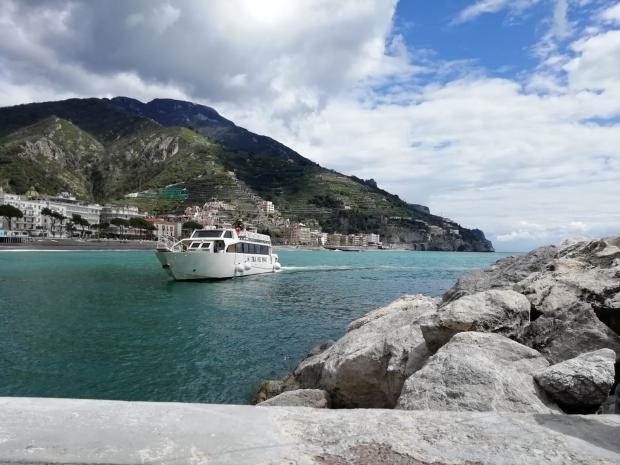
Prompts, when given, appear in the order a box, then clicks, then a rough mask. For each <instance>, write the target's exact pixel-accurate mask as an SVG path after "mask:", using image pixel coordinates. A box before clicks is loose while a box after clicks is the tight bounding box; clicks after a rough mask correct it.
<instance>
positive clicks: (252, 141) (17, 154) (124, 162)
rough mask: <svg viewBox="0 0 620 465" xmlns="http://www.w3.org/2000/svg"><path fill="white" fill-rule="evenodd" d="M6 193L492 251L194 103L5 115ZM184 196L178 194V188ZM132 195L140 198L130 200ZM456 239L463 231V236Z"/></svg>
mask: <svg viewBox="0 0 620 465" xmlns="http://www.w3.org/2000/svg"><path fill="white" fill-rule="evenodd" d="M0 186H2V187H3V188H4V189H7V190H9V191H12V192H16V193H23V192H25V191H26V190H28V189H29V188H30V187H35V189H37V190H38V191H39V192H43V193H49V194H55V193H57V192H60V191H69V192H72V193H74V194H76V195H77V196H78V197H80V198H82V199H84V200H97V201H119V202H131V203H135V204H137V205H138V206H139V207H141V208H144V209H148V210H152V211H156V212H163V211H170V210H177V211H178V210H181V209H183V208H184V207H185V206H188V205H196V204H201V203H204V202H206V201H209V200H212V199H219V200H227V201H233V203H234V204H235V205H236V206H237V207H238V208H239V209H240V210H241V211H243V210H245V209H250V208H251V206H252V205H253V204H255V203H256V202H257V201H258V200H260V199H267V200H272V201H273V202H274V204H275V205H276V208H278V210H279V211H280V212H281V213H282V214H283V215H284V216H285V217H289V218H291V219H294V220H301V221H309V222H318V223H319V224H320V225H321V226H322V227H323V229H324V230H325V231H328V232H334V231H338V232H343V233H355V232H376V233H380V234H382V235H383V236H384V237H386V238H387V239H388V240H390V241H391V242H396V243H404V244H407V243H424V244H426V246H427V247H428V248H431V249H439V250H480V251H486V250H492V246H491V244H490V242H488V241H487V240H486V239H485V238H484V234H482V232H481V231H478V230H469V229H466V228H462V227H461V226H459V225H457V224H455V223H452V222H449V221H446V220H445V219H443V218H440V217H437V216H434V215H432V214H430V212H428V210H427V209H425V208H424V207H420V206H416V205H410V204H408V203H406V202H404V201H402V200H401V199H399V198H398V197H397V196H395V195H392V194H390V193H388V192H386V191H383V190H381V189H379V188H378V187H377V186H376V183H374V181H372V180H368V181H364V180H361V179H357V178H355V177H349V176H345V175H342V174H340V173H337V172H335V171H332V170H328V169H325V168H322V167H321V166H319V165H318V164H316V163H314V162H312V161H311V160H308V159H307V158H304V157H303V156H301V155H300V154H298V153H297V152H295V151H293V150H291V149H290V148H288V147H286V146H284V145H283V144H281V143H279V142H277V141H275V140H273V139H271V138H269V137H266V136H261V135H257V134H253V133H251V132H249V131H247V130H246V129H243V128H240V127H238V126H236V125H235V124H234V123H233V122H231V121H229V120H227V119H225V118H223V117H222V116H220V115H219V114H218V113H217V112H216V111H215V110H214V109H212V108H209V107H205V106H203V105H197V104H194V103H191V102H181V101H176V100H166V99H156V100H153V101H151V102H149V103H146V104H145V103H142V102H139V101H137V100H133V99H129V98H126V97H117V98H114V99H95V98H90V99H70V100H65V101H59V102H45V103H33V104H27V105H18V106H13V107H6V108H0ZM175 189H176V190H177V191H182V192H183V193H184V195H183V196H169V195H166V192H170V191H171V190H175ZM128 193H141V194H140V195H138V196H137V197H135V198H132V199H130V200H127V199H125V198H124V197H125V195H126V194H128ZM455 231H458V233H455Z"/></svg>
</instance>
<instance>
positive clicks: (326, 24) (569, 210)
mask: <svg viewBox="0 0 620 465" xmlns="http://www.w3.org/2000/svg"><path fill="white" fill-rule="evenodd" d="M117 95H125V96H129V97H134V98H137V99H140V100H142V101H149V100H150V99H153V98H157V97H160V98H161V97H167V98H178V99H184V100H191V101H195V102H199V103H203V104H207V105H209V106H212V107H214V108H215V109H216V110H218V111H219V112H220V113H221V114H222V115H223V116H225V117H226V118H228V119H231V120H232V121H234V122H235V123H236V124H238V125H240V126H243V127H246V128H248V129H250V130H251V131H254V132H258V133H261V134H266V135H269V136H270V137H273V138H275V139H277V140H279V141H281V142H282V143H284V144H286V145H288V146H289V147H291V148H293V149H295V150H296V151H298V152H299V153H300V154H302V155H304V156H306V157H308V158H310V159H312V160H314V161H316V162H318V163H320V164H322V165H323V166H326V167H328V168H332V169H336V170H338V171H340V172H342V173H345V174H349V175H356V176H358V177H361V178H365V179H367V178H374V179H375V180H376V181H377V183H378V184H379V186H380V187H382V188H384V189H386V190H388V191H390V192H393V193H396V194H398V195H399V196H400V197H401V198H403V199H405V200H407V201H409V202H411V203H419V204H424V205H428V206H429V207H430V208H431V211H432V212H433V213H435V214H439V215H441V216H445V217H449V218H452V219H454V220H456V221H458V222H459V223H461V224H462V225H463V226H465V227H470V228H473V227H477V228H480V229H482V230H483V231H484V232H485V233H486V235H487V237H488V238H490V239H491V240H492V241H493V243H494V245H495V247H496V249H497V250H502V251H520V250H529V249H531V248H533V247H534V246H537V245H542V244H547V243H554V242H557V241H559V240H561V239H563V238H567V237H596V236H604V235H611V234H618V233H620V201H619V199H620V2H618V1H617V0H614V1H612V0H433V1H423V0H411V1H405V0H402V1H400V2H397V1H396V0H340V1H338V2H333V1H329V0H296V1H294V2H291V1H288V0H265V1H259V0H210V1H208V2H204V1H198V0H192V1H190V0H178V1H173V0H133V1H101V2H92V1H88V0H83V1H77V0H75V1H73V0H48V1H36V0H0V106H8V105H15V104H20V103H28V102H37V101H47V100H60V99H64V98H69V97H91V96H97V97H113V96H117Z"/></svg>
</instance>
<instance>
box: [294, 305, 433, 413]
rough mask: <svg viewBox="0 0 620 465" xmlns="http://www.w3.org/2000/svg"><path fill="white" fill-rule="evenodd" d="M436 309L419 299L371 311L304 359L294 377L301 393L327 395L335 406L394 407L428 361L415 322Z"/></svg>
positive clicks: (424, 345)
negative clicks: (304, 390)
mask: <svg viewBox="0 0 620 465" xmlns="http://www.w3.org/2000/svg"><path fill="white" fill-rule="evenodd" d="M436 308H437V302H436V300H435V299H433V298H430V297H426V296H422V295H417V296H409V297H405V298H404V299H400V300H397V301H396V302H394V303H392V304H390V305H389V306H388V307H386V308H382V309H379V310H375V311H373V312H371V313H370V314H368V315H366V316H365V317H363V318H361V319H359V320H357V321H356V322H353V323H352V324H351V326H350V328H351V329H350V331H348V332H347V333H346V334H345V335H344V336H343V337H342V338H340V339H339V340H338V341H337V342H336V343H335V344H334V345H332V346H331V347H329V348H327V349H326V350H325V351H323V352H321V353H319V354H317V355H314V356H311V357H309V358H307V359H305V360H303V361H302V362H301V363H300V364H299V365H298V367H297V368H296V369H295V370H294V377H295V379H296V380H297V381H298V382H299V384H300V385H301V386H302V387H304V388H314V389H324V390H326V391H327V392H329V393H330V396H331V400H332V405H333V406H334V407H377V408H392V407H394V405H395V404H396V399H397V398H398V395H399V394H400V391H401V388H402V385H403V383H404V381H405V379H406V378H407V376H409V375H410V374H411V373H413V372H414V371H415V370H417V369H419V368H420V367H421V366H422V364H423V363H424V361H425V360H426V359H427V357H428V356H429V352H428V349H427V348H426V344H425V342H424V338H423V337H422V332H421V331H420V328H419V322H420V321H421V320H422V319H423V318H425V317H428V316H429V315H431V314H433V313H434V312H435V311H436Z"/></svg>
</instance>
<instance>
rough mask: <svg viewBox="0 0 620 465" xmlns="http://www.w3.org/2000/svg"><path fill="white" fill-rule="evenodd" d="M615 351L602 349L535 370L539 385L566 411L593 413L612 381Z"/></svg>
mask: <svg viewBox="0 0 620 465" xmlns="http://www.w3.org/2000/svg"><path fill="white" fill-rule="evenodd" d="M615 361H616V354H615V353H614V351H613V350H610V349H601V350H597V351H594V352H588V353H585V354H581V355H579V356H578V357H575V358H571V359H570V360H566V361H564V362H561V363H558V364H556V365H552V366H550V367H548V368H545V369H543V370H541V371H539V372H537V373H535V374H534V379H535V380H536V382H537V383H538V384H539V386H540V387H542V388H543V389H544V391H545V392H546V393H547V394H548V395H549V397H550V398H551V399H553V400H554V401H555V402H557V404H558V405H559V406H560V407H562V409H563V410H564V411H566V412H567V413H593V412H595V411H596V409H597V408H598V407H599V406H600V405H601V404H602V403H603V402H604V401H605V400H606V399H607V397H608V396H609V390H610V389H611V387H612V385H613V384H614V363H615Z"/></svg>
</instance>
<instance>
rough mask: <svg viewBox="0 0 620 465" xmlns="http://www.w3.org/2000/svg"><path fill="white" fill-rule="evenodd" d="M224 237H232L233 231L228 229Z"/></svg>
mask: <svg viewBox="0 0 620 465" xmlns="http://www.w3.org/2000/svg"><path fill="white" fill-rule="evenodd" d="M224 237H226V238H228V239H232V231H226V232H225V233H224Z"/></svg>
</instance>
